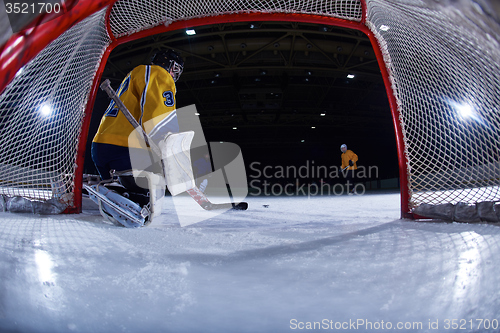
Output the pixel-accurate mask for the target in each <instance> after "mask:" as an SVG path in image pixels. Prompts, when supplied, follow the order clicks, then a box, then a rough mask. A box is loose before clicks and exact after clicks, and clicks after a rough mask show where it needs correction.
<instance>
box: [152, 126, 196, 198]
mask: <svg viewBox="0 0 500 333" xmlns="http://www.w3.org/2000/svg"><path fill="white" fill-rule="evenodd" d="M193 137H194V132H193V131H188V132H181V133H175V134H169V135H168V136H167V137H166V138H165V139H164V140H163V141H161V142H160V144H159V147H160V150H161V153H162V161H163V174H164V175H165V181H166V183H167V187H168V190H169V191H170V194H172V195H177V194H180V193H182V192H186V191H187V190H190V189H192V188H193V187H195V186H196V183H195V180H194V175H193V167H192V166H191V153H190V149H191V142H192V141H193Z"/></svg>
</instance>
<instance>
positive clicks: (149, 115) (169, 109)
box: [91, 50, 184, 203]
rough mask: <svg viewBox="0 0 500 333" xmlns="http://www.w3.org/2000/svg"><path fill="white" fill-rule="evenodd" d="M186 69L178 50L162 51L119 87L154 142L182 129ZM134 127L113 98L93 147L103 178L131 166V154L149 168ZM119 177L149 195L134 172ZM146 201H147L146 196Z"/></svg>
mask: <svg viewBox="0 0 500 333" xmlns="http://www.w3.org/2000/svg"><path fill="white" fill-rule="evenodd" d="M183 69H184V60H183V59H182V57H181V56H180V55H179V54H178V53H177V52H175V51H173V50H164V51H160V52H158V53H156V54H155V55H154V56H153V58H152V61H151V64H150V65H139V66H137V67H135V68H134V69H133V70H132V71H131V72H130V73H129V74H128V75H127V76H126V77H125V79H124V80H123V81H122V83H121V85H120V87H119V89H118V90H117V94H118V96H119V97H120V100H121V101H122V102H123V103H124V104H125V106H126V107H127V109H128V110H129V111H130V113H131V114H132V116H133V117H134V118H135V120H136V121H137V122H138V123H139V125H141V127H142V128H143V129H144V131H145V132H146V133H147V134H148V136H149V138H150V139H151V140H152V141H154V142H155V143H158V142H159V141H161V140H162V139H163V138H164V137H165V136H166V135H167V134H168V133H169V132H170V133H177V132H179V124H178V122H177V114H176V100H175V95H176V87H175V82H176V81H177V80H178V79H179V77H180V76H181V74H182V71H183ZM133 131H134V127H133V126H132V124H131V123H130V122H129V120H128V119H127V118H126V117H125V115H124V114H123V112H121V111H120V110H119V109H118V107H117V106H116V105H115V103H114V101H111V103H110V104H109V106H108V108H107V109H106V112H105V114H104V116H103V117H102V119H101V123H100V125H99V129H98V130H97V134H96V135H95V137H94V140H93V142H92V148H91V155H92V160H93V161H94V164H95V166H96V168H97V170H98V172H99V175H100V176H101V178H102V179H103V180H108V179H112V178H113V176H112V172H113V170H114V171H116V172H117V174H118V175H119V174H120V172H122V171H127V170H131V169H132V163H131V158H130V156H131V155H134V161H141V160H143V161H145V164H146V165H145V168H144V169H147V167H148V165H147V163H148V162H149V164H151V158H150V151H149V150H147V149H142V148H141V145H140V143H139V140H137V142H136V141H134V140H130V138H133V136H131V133H132V132H133ZM134 166H135V165H134ZM152 171H154V170H152ZM159 172H161V170H160V171H159ZM118 178H119V181H120V183H121V185H123V186H124V187H125V188H127V189H128V190H130V191H132V192H136V193H142V194H144V195H145V196H147V190H146V189H145V186H137V184H136V182H135V180H134V178H133V176H119V177H118ZM134 201H136V202H139V203H140V202H141V201H142V200H140V199H137V198H135V200H134ZM144 202H147V198H146V197H145V198H144Z"/></svg>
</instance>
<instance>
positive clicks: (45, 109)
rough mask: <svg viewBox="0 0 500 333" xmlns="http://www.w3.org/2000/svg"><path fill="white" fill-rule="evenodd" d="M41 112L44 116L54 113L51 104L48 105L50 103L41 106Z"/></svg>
mask: <svg viewBox="0 0 500 333" xmlns="http://www.w3.org/2000/svg"><path fill="white" fill-rule="evenodd" d="M40 113H41V114H42V115H43V116H45V117H47V116H49V115H50V114H51V113H52V108H51V107H50V105H48V104H44V105H42V107H41V108H40Z"/></svg>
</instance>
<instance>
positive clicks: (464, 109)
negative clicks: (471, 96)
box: [448, 100, 481, 122]
mask: <svg viewBox="0 0 500 333" xmlns="http://www.w3.org/2000/svg"><path fill="white" fill-rule="evenodd" d="M448 103H449V104H450V105H451V106H452V107H453V108H454V109H455V111H456V112H457V113H458V115H459V116H460V118H461V119H462V120H469V119H472V120H475V121H478V122H481V120H480V118H479V116H478V115H477V112H476V110H475V109H474V107H473V106H472V105H470V104H468V103H457V102H455V101H451V100H449V101H448Z"/></svg>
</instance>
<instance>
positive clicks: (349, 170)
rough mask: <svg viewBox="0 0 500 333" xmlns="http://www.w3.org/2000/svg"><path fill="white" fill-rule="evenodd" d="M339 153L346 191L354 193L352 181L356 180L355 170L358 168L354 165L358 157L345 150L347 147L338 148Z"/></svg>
mask: <svg viewBox="0 0 500 333" xmlns="http://www.w3.org/2000/svg"><path fill="white" fill-rule="evenodd" d="M340 151H341V152H342V155H341V156H340V157H341V160H342V165H341V167H340V168H341V169H342V173H343V175H344V177H345V179H346V182H347V191H348V192H350V193H354V183H353V182H354V181H355V179H356V169H358V166H357V165H356V162H357V161H358V155H356V154H355V153H354V152H353V151H352V150H348V149H347V145H345V144H343V145H342V146H340ZM351 185H352V186H353V187H352V190H351V189H350V186H351Z"/></svg>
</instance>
